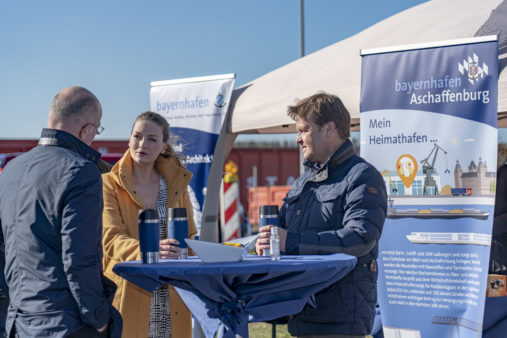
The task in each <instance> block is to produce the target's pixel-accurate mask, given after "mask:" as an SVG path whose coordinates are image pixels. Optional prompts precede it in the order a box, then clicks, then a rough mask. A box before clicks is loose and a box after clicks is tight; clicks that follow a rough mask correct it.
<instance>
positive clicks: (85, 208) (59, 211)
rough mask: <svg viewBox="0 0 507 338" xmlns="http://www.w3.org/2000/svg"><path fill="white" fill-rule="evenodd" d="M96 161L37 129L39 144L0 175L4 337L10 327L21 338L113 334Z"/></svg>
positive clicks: (71, 141) (116, 319)
mask: <svg viewBox="0 0 507 338" xmlns="http://www.w3.org/2000/svg"><path fill="white" fill-rule="evenodd" d="M99 156H100V154H99V153H97V152H96V151H95V150H93V149H92V148H90V147H88V146H87V145H86V144H84V143H83V142H81V141H80V140H79V139H77V138H76V137H74V136H72V135H70V134H68V133H66V132H64V131H60V130H54V129H43V131H42V135H41V138H40V141H39V145H38V146H37V147H35V148H33V149H32V150H30V151H29V152H27V153H25V154H22V155H20V156H19V157H17V158H15V159H14V160H12V161H11V162H9V164H8V165H7V166H6V168H5V169H4V170H3V172H2V173H1V174H0V223H1V226H2V231H3V235H4V241H5V278H6V280H7V284H8V287H9V296H10V305H9V310H8V314H7V323H6V329H7V332H10V331H11V329H12V327H13V324H14V323H15V325H16V330H17V332H18V334H19V336H21V337H64V336H67V335H68V334H70V333H72V332H75V331H77V330H79V329H81V328H83V327H84V326H85V325H87V326H91V327H93V328H100V327H102V326H104V325H105V324H106V323H108V322H109V323H110V328H111V331H112V332H111V333H112V335H113V336H119V335H120V332H121V317H120V316H119V314H118V313H117V312H116V310H114V308H113V307H112V306H111V305H110V304H111V303H110V300H111V299H112V296H113V295H114V289H111V286H110V285H109V284H108V281H107V280H106V279H104V277H103V275H102V208H103V202H102V180H101V177H100V172H99V169H98V167H97V165H96V163H97V161H98V159H99ZM108 298H109V299H108ZM111 317H113V320H111V321H110V318H111Z"/></svg>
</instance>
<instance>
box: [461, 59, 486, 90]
mask: <svg viewBox="0 0 507 338" xmlns="http://www.w3.org/2000/svg"><path fill="white" fill-rule="evenodd" d="M458 70H459V72H460V73H461V74H462V75H464V76H465V77H466V78H467V79H468V81H470V83H471V84H474V81H475V82H478V81H479V78H481V79H483V78H484V75H488V65H487V64H485V63H484V62H483V63H482V67H481V66H479V57H478V56H477V54H475V53H474V54H473V55H472V57H470V56H469V57H468V60H463V63H458Z"/></svg>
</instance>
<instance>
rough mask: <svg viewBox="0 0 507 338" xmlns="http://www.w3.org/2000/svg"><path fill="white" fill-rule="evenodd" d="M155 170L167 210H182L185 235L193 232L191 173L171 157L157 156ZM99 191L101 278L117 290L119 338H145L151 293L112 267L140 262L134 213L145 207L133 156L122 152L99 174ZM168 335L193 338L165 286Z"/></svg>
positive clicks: (176, 301) (178, 301)
mask: <svg viewBox="0 0 507 338" xmlns="http://www.w3.org/2000/svg"><path fill="white" fill-rule="evenodd" d="M155 168H156V169H157V170H158V172H160V174H161V175H162V176H163V177H164V179H165V182H166V184H167V190H168V192H167V207H168V208H175V207H179V208H183V207H185V208H187V215H188V234H189V237H191V238H193V237H194V236H195V234H196V233H197V230H196V227H195V224H194V221H193V212H192V204H191V202H190V197H189V194H188V192H187V186H188V184H189V182H190V179H191V177H192V174H191V173H190V172H189V171H188V170H186V169H185V168H184V167H183V166H182V165H181V164H180V163H179V162H178V161H177V160H175V159H174V158H164V157H162V156H159V158H158V159H157V161H156V162H155ZM102 180H103V188H104V213H103V227H104V228H103V236H102V242H103V246H104V258H103V264H104V274H105V275H106V276H107V277H109V278H110V279H111V280H113V281H114V282H115V283H116V285H117V286H118V289H117V291H116V294H115V297H114V301H113V306H114V307H115V308H117V309H118V311H120V313H121V315H122V317H123V335H122V336H123V337H143V338H144V337H148V329H149V321H150V304H151V293H149V292H148V291H145V290H143V289H141V288H140V287H138V286H136V285H134V284H132V283H130V282H127V281H126V280H125V279H123V278H121V277H120V276H118V275H116V274H115V273H114V272H113V271H112V269H113V267H114V266H115V265H116V264H117V263H120V262H125V261H131V260H140V259H141V255H140V252H139V233H138V225H137V213H138V210H139V209H145V207H144V205H143V202H142V201H141V199H140V198H139V197H138V196H137V195H136V192H135V189H134V185H133V183H132V158H131V157H130V153H129V151H128V150H127V151H126V152H125V154H124V155H123V157H122V158H121V159H120V161H118V163H116V165H115V166H114V167H113V168H112V170H111V172H109V173H107V174H104V175H102ZM169 307H170V311H171V326H172V336H173V337H177V338H185V337H192V324H191V314H190V311H189V310H188V309H187V307H186V306H185V304H184V303H183V301H182V300H181V298H180V297H179V295H178V294H177V292H176V291H175V290H174V289H173V288H172V287H169Z"/></svg>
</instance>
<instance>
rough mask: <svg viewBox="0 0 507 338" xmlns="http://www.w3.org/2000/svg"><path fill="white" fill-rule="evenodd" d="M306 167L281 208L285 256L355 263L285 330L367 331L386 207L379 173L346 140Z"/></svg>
mask: <svg viewBox="0 0 507 338" xmlns="http://www.w3.org/2000/svg"><path fill="white" fill-rule="evenodd" d="M305 165H307V166H309V167H310V170H307V171H306V172H305V173H303V174H302V175H301V176H300V177H299V178H298V179H297V180H296V181H295V182H294V184H293V186H292V188H291V190H290V191H289V192H288V193H287V196H286V198H285V199H284V202H285V203H284V204H283V206H282V208H281V209H280V219H281V225H282V227H284V228H286V229H287V231H288V233H287V240H286V251H285V253H286V254H290V255H297V254H302V255H323V254H331V253H346V254H350V255H353V256H356V257H357V265H356V267H355V268H354V270H353V271H352V272H351V273H350V274H348V275H347V276H346V277H345V278H343V279H342V280H340V281H338V282H337V283H335V284H333V285H331V286H329V287H328V288H326V289H324V290H323V291H321V292H319V293H318V294H316V303H317V308H314V307H312V306H311V305H306V306H305V308H304V309H303V311H302V312H301V313H299V314H297V315H294V316H291V318H290V319H289V332H290V333H291V334H292V335H295V336H303V335H310V334H317V335H326V334H343V335H367V334H369V333H370V332H371V329H372V325H373V319H374V317H375V304H376V301H377V286H376V285H377V274H378V272H377V265H376V258H377V256H378V240H379V238H380V234H381V232H382V227H383V224H384V219H385V217H386V209H387V195H386V188H385V184H384V181H383V179H382V176H381V175H380V173H379V172H378V171H377V170H376V169H375V168H374V167H373V166H372V165H370V164H369V163H367V162H366V161H364V160H363V159H362V158H360V157H359V156H357V155H356V154H355V152H354V148H353V146H352V143H351V142H350V141H346V143H345V144H344V145H343V146H341V147H340V149H338V150H337V151H336V152H335V153H334V154H333V155H331V156H330V158H329V159H328V161H327V162H326V163H325V164H324V165H322V166H319V165H317V164H314V163H305Z"/></svg>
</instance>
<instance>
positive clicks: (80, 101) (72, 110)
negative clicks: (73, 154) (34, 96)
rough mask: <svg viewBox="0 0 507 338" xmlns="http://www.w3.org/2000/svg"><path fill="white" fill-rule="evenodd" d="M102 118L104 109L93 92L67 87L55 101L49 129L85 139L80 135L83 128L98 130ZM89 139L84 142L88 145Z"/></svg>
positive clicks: (50, 114) (76, 87)
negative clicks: (91, 126) (92, 127)
mask: <svg viewBox="0 0 507 338" xmlns="http://www.w3.org/2000/svg"><path fill="white" fill-rule="evenodd" d="M101 117H102V107H101V105H100V102H99V100H98V99H97V97H95V95H93V93H92V92H90V91H89V90H88V89H86V88H83V87H78V86H73V87H67V88H65V89H63V90H62V91H60V92H59V93H58V94H56V96H55V98H54V99H53V103H52V104H51V109H50V111H49V119H48V128H53V129H59V130H63V131H66V132H68V133H70V134H72V135H74V136H76V137H78V138H80V139H83V137H81V136H82V135H80V134H81V132H82V128H83V127H84V126H87V125H90V124H91V125H95V126H96V127H97V128H98V126H99V125H100V119H101ZM97 123H98V124H97ZM88 134H90V135H91V133H88ZM93 135H94V134H93ZM88 138H89V137H88ZM88 138H87V140H83V141H85V143H88V141H89V140H88ZM92 140H93V138H92ZM90 142H91V141H90Z"/></svg>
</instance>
